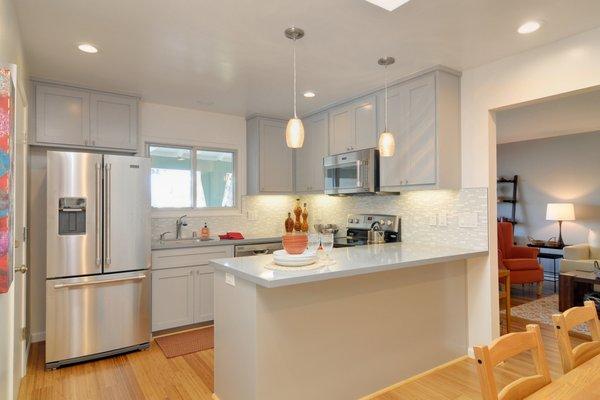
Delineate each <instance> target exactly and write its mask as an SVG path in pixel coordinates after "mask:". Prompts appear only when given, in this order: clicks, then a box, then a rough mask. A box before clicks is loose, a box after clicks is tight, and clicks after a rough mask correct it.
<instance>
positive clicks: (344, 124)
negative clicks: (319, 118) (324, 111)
mask: <svg viewBox="0 0 600 400" xmlns="http://www.w3.org/2000/svg"><path fill="white" fill-rule="evenodd" d="M375 146H377V98H376V96H375V95H372V96H366V97H361V98H359V99H357V100H354V101H352V102H350V103H346V104H342V105H340V106H337V107H335V108H333V109H331V110H329V150H330V154H339V153H345V152H348V151H352V150H360V149H366V148H369V147H375Z"/></svg>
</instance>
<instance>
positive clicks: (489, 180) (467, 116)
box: [461, 29, 600, 346]
mask: <svg viewBox="0 0 600 400" xmlns="http://www.w3.org/2000/svg"><path fill="white" fill-rule="evenodd" d="M598 71H600V29H594V30H590V31H587V32H584V33H582V34H579V35H574V36H571V37H568V38H566V39H563V40H560V41H558V42H555V43H551V44H549V45H546V46H542V47H538V48H536V49H533V50H530V51H527V52H524V53H519V54H516V55H514V56H511V57H507V58H504V59H501V60H498V61H496V62H493V63H490V64H486V65H483V66H480V67H477V68H474V69H470V70H466V71H463V75H462V79H461V126H462V145H461V146H462V154H463V158H462V180H463V187H466V188H468V187H489V201H490V205H489V210H490V213H489V218H490V219H489V221H490V223H489V227H490V235H489V239H490V256H489V257H488V258H485V259H480V260H474V261H470V262H469V263H468V287H469V301H468V307H469V336H470V338H469V344H470V345H471V346H472V345H474V344H478V343H489V342H490V341H491V340H492V339H493V338H494V337H495V336H497V335H498V334H499V328H498V298H497V297H498V294H497V293H498V280H497V274H498V270H497V251H496V249H497V235H496V230H495V223H494V222H495V220H496V211H495V209H496V204H495V197H496V183H495V180H496V151H495V150H496V149H495V148H496V126H495V120H494V118H493V115H491V114H490V110H495V109H499V108H501V107H506V106H509V105H513V104H517V103H522V102H528V101H533V100H537V99H541V98H544V97H548V96H555V95H559V94H563V93H566V92H570V91H575V90H582V89H586V88H590V87H593V86H598V85H600V74H599V73H598Z"/></svg>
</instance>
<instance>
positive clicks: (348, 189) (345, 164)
mask: <svg viewBox="0 0 600 400" xmlns="http://www.w3.org/2000/svg"><path fill="white" fill-rule="evenodd" d="M323 173H324V176H325V194H329V195H334V196H335V195H352V194H378V192H379V150H377V149H375V148H372V149H364V150H357V151H352V152H349V153H342V154H336V155H332V156H328V157H324V158H323Z"/></svg>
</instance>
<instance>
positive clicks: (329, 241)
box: [321, 233, 333, 261]
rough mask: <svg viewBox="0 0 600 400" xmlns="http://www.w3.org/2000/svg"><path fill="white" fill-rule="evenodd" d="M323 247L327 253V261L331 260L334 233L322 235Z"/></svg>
mask: <svg viewBox="0 0 600 400" xmlns="http://www.w3.org/2000/svg"><path fill="white" fill-rule="evenodd" d="M321 246H322V247H323V251H324V252H325V259H326V260H327V261H330V260H331V256H330V253H331V250H333V233H321Z"/></svg>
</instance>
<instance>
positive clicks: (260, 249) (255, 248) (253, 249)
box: [234, 242, 283, 257]
mask: <svg viewBox="0 0 600 400" xmlns="http://www.w3.org/2000/svg"><path fill="white" fill-rule="evenodd" d="M281 249H283V245H282V244H281V242H271V243H262V244H248V245H238V246H235V249H234V257H249V256H256V255H260V254H272V253H273V252H274V251H275V250H281Z"/></svg>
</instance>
